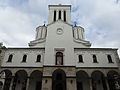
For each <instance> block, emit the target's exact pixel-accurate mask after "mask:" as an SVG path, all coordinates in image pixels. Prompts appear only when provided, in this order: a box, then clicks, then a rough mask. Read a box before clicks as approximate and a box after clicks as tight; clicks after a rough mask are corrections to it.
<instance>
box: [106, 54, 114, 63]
mask: <svg viewBox="0 0 120 90" xmlns="http://www.w3.org/2000/svg"><path fill="white" fill-rule="evenodd" d="M107 58H108V62H109V63H113V61H112V57H111V55H107Z"/></svg>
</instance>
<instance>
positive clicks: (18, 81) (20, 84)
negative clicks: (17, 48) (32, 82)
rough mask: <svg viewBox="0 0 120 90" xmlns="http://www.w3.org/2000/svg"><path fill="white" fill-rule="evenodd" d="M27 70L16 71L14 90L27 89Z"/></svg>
mask: <svg viewBox="0 0 120 90" xmlns="http://www.w3.org/2000/svg"><path fill="white" fill-rule="evenodd" d="M27 76H28V75H27V72H26V71H25V70H19V71H17V72H16V73H15V77H14V81H13V86H12V90H26V82H27Z"/></svg>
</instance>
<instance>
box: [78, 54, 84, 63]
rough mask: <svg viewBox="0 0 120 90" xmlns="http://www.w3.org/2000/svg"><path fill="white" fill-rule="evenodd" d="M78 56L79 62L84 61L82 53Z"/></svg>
mask: <svg viewBox="0 0 120 90" xmlns="http://www.w3.org/2000/svg"><path fill="white" fill-rule="evenodd" d="M78 58H79V63H80V62H81V63H82V62H83V56H82V55H79V56H78Z"/></svg>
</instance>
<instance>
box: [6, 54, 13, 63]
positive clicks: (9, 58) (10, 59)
mask: <svg viewBox="0 0 120 90" xmlns="http://www.w3.org/2000/svg"><path fill="white" fill-rule="evenodd" d="M12 58H13V55H12V54H10V55H9V57H8V61H7V62H12Z"/></svg>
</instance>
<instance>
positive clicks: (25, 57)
mask: <svg viewBox="0 0 120 90" xmlns="http://www.w3.org/2000/svg"><path fill="white" fill-rule="evenodd" d="M26 59H27V55H26V54H25V55H24V56H23V59H22V62H26Z"/></svg>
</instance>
